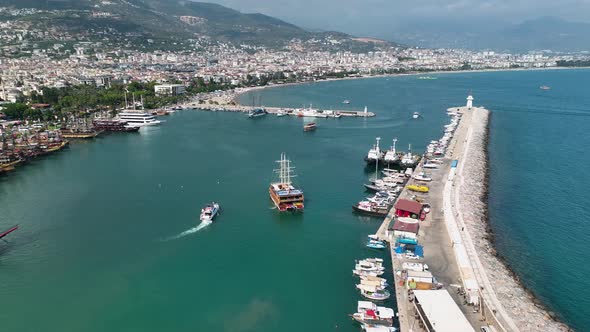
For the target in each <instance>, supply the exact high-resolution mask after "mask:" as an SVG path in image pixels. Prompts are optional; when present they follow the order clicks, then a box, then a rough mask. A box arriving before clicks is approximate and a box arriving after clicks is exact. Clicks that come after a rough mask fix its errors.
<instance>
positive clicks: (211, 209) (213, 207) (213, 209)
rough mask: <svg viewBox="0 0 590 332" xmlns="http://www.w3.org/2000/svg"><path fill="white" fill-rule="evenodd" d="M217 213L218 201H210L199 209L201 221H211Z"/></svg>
mask: <svg viewBox="0 0 590 332" xmlns="http://www.w3.org/2000/svg"><path fill="white" fill-rule="evenodd" d="M218 213H219V204H218V203H215V202H213V203H211V204H207V205H206V206H205V207H204V208H202V209H201V217H200V219H201V221H213V218H215V216H217V214H218Z"/></svg>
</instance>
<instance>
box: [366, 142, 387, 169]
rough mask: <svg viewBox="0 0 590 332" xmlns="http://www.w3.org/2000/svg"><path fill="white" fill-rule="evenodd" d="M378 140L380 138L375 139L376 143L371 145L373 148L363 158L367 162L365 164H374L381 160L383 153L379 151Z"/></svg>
mask: <svg viewBox="0 0 590 332" xmlns="http://www.w3.org/2000/svg"><path fill="white" fill-rule="evenodd" d="M380 140H381V137H377V138H376V141H377V142H376V143H375V145H373V147H372V148H371V149H370V150H369V152H368V153H367V156H366V157H365V161H366V162H367V164H376V163H378V162H379V161H381V160H382V159H383V151H381V150H380V149H379V141H380Z"/></svg>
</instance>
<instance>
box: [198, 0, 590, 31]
mask: <svg viewBox="0 0 590 332" xmlns="http://www.w3.org/2000/svg"><path fill="white" fill-rule="evenodd" d="M201 1H206V2H214V3H219V4H221V5H224V6H227V7H230V8H233V9H237V10H239V11H241V12H245V13H253V12H258V13H262V14H266V15H270V16H274V17H277V18H280V19H283V20H285V21H287V22H289V23H293V24H296V25H298V26H301V27H303V28H307V29H321V30H335V31H342V32H346V33H350V34H353V35H357V36H371V37H378V38H391V37H392V36H394V35H395V33H396V32H399V31H404V30H406V29H408V28H415V27H416V26H417V25H420V24H428V25H441V27H444V26H445V24H450V25H452V24H455V23H457V22H458V20H459V19H465V18H468V20H465V21H466V22H469V23H470V24H471V23H473V24H475V23H474V22H484V24H511V23H520V22H522V21H524V20H527V19H535V18H539V17H543V16H555V17H560V18H563V19H566V20H571V21H579V22H590V0H405V1H400V0H201Z"/></svg>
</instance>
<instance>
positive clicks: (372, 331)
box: [361, 324, 397, 332]
mask: <svg viewBox="0 0 590 332" xmlns="http://www.w3.org/2000/svg"><path fill="white" fill-rule="evenodd" d="M361 327H362V329H363V330H364V331H365V332H397V328H395V327H393V326H383V325H372V324H363V325H361Z"/></svg>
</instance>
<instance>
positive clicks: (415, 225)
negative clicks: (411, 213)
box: [388, 218, 420, 239]
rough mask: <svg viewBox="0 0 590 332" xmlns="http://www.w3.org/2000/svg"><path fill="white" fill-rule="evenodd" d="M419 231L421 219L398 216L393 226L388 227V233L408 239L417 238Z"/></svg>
mask: <svg viewBox="0 0 590 332" xmlns="http://www.w3.org/2000/svg"><path fill="white" fill-rule="evenodd" d="M419 231H420V223H419V221H418V220H416V219H412V218H397V219H396V220H395V222H394V224H393V226H390V228H389V229H388V233H389V234H393V236H394V237H402V238H406V239H416V238H417V237H418V232H419Z"/></svg>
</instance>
